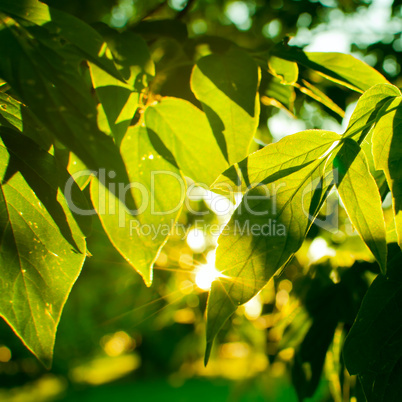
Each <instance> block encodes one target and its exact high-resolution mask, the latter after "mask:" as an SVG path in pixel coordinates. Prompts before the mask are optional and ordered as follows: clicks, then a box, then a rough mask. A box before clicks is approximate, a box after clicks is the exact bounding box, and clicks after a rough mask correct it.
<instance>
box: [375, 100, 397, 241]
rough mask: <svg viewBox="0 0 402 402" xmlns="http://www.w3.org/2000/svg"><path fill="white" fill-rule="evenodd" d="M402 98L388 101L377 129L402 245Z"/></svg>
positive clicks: (380, 163) (378, 154)
mask: <svg viewBox="0 0 402 402" xmlns="http://www.w3.org/2000/svg"><path fill="white" fill-rule="evenodd" d="M401 125H402V97H398V98H396V99H394V100H392V101H388V102H387V103H386V104H385V105H384V106H383V107H382V109H381V110H380V111H379V112H378V116H377V122H376V125H375V127H374V132H373V138H372V143H373V155H374V163H375V167H376V169H381V170H383V171H384V173H385V177H386V179H387V182H388V186H389V188H390V189H391V193H392V204H393V209H394V214H395V226H396V232H397V234H398V243H399V245H400V246H401V247H402V138H401V135H400V130H401Z"/></svg>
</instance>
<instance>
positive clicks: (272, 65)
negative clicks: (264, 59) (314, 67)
mask: <svg viewBox="0 0 402 402" xmlns="http://www.w3.org/2000/svg"><path fill="white" fill-rule="evenodd" d="M268 68H269V71H270V72H271V73H272V74H273V75H274V76H275V77H278V78H280V80H281V84H284V85H291V84H294V83H295V82H296V81H297V78H298V76H299V67H298V66H297V63H295V62H292V61H288V60H284V59H281V58H279V57H276V56H271V57H270V58H269V59H268Z"/></svg>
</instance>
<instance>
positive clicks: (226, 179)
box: [212, 130, 341, 192]
mask: <svg viewBox="0 0 402 402" xmlns="http://www.w3.org/2000/svg"><path fill="white" fill-rule="evenodd" d="M340 139H341V137H340V136H339V134H336V133H334V132H332V131H323V130H306V131H301V132H300V133H296V134H293V135H290V136H287V137H284V138H282V139H281V140H280V141H278V142H276V143H273V144H269V145H267V146H266V147H264V148H262V149H261V150H259V151H257V152H254V153H253V154H251V155H249V156H248V157H247V158H245V159H243V160H242V161H241V162H239V163H238V164H235V165H233V166H231V167H230V168H229V169H227V170H226V171H225V172H223V173H222V174H221V175H220V176H219V177H218V178H217V180H216V181H215V182H214V183H213V185H212V187H213V188H216V189H220V190H223V191H233V190H236V191H241V192H245V191H247V190H249V189H250V188H253V187H255V186H257V185H259V184H268V183H271V182H273V181H276V180H278V179H280V178H282V177H286V176H287V175H289V174H291V173H293V172H295V171H296V170H299V169H301V168H302V167H304V166H307V165H308V164H310V163H312V162H314V161H315V160H317V159H318V158H319V157H321V156H322V155H324V154H325V152H326V151H327V150H328V149H329V148H330V146H331V145H332V144H334V142H335V141H339V140H340ZM239 175H240V178H239Z"/></svg>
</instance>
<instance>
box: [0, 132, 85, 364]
mask: <svg viewBox="0 0 402 402" xmlns="http://www.w3.org/2000/svg"><path fill="white" fill-rule="evenodd" d="M0 133H1V134H0V135H1V137H2V140H1V141H0V161H1V163H0V167H1V177H2V183H1V185H0V231H1V251H0V260H1V261H0V289H1V290H0V315H1V316H2V317H3V318H4V319H5V320H6V321H7V322H8V323H9V324H10V326H11V327H12V328H13V330H14V331H15V333H16V334H17V335H18V336H19V338H20V339H21V340H22V341H23V343H24V344H25V345H26V346H27V347H28V348H29V349H30V350H31V351H32V352H33V353H34V354H35V355H36V356H37V357H38V359H39V360H41V361H42V363H43V364H44V365H45V366H46V367H49V366H50V364H51V360H52V355H53V346H54V342H55V334H56V330H57V325H58V323H59V320H60V316H61V312H62V309H63V307H64V304H65V302H66V300H67V297H68V295H69V293H70V291H71V288H72V286H73V284H74V282H75V280H76V279H77V277H78V275H79V273H80V270H81V267H82V264H83V262H84V259H85V255H86V245H85V239H84V236H83V234H82V231H81V230H80V228H79V226H78V224H77V222H76V220H75V219H74V217H73V215H72V214H71V212H70V210H69V207H68V203H69V202H74V205H80V204H79V202H78V204H77V196H78V199H80V192H79V189H78V187H77V186H75V184H74V182H73V181H71V184H72V187H71V191H66V192H65V193H63V191H65V187H64V186H65V184H66V181H67V180H68V178H69V176H68V174H67V172H65V171H64V172H63V171H61V170H60V169H59V167H58V165H57V164H56V161H55V159H54V158H53V157H52V156H51V155H49V154H48V153H46V152H45V151H42V150H41V149H40V148H39V147H38V146H36V144H35V143H33V142H32V141H30V140H29V139H26V138H24V137H23V136H22V135H19V134H18V133H16V132H13V130H9V129H6V128H4V127H3V128H0ZM71 196H72V197H71ZM80 220H81V222H82V217H81V219H80ZM78 222H79V221H78Z"/></svg>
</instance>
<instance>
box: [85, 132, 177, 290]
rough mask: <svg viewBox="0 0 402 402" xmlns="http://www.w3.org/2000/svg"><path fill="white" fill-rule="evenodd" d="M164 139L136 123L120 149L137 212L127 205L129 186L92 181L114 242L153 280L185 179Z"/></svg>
mask: <svg viewBox="0 0 402 402" xmlns="http://www.w3.org/2000/svg"><path fill="white" fill-rule="evenodd" d="M158 141H159V143H160V140H159V139H158V138H157V137H156V136H155V135H154V134H153V133H152V132H148V130H147V129H146V128H145V127H143V126H135V127H131V128H130V129H129V131H128V132H127V134H126V136H125V137H124V140H123V142H122V144H121V152H122V155H123V158H124V161H125V163H126V166H127V171H128V174H129V177H130V180H131V186H132V190H131V191H132V195H133V198H134V201H135V203H136V210H135V211H130V212H129V211H128V210H127V208H126V206H125V205H124V200H125V194H124V192H125V191H127V192H129V191H130V189H129V188H128V187H127V188H125V189H124V188H123V187H122V186H119V188H113V187H110V186H106V187H105V185H104V182H105V178H102V177H99V176H98V178H96V179H95V178H94V179H92V181H91V199H92V202H93V205H94V207H95V209H96V211H97V213H98V215H99V218H100V220H101V222H102V225H103V227H104V229H105V231H106V233H107V235H108V236H109V239H110V241H111V242H112V243H113V245H114V246H115V247H116V249H117V250H118V251H119V252H120V253H121V255H122V256H123V257H124V258H125V259H126V260H127V261H128V262H129V263H130V264H131V265H132V266H133V267H134V268H135V269H136V271H137V272H138V273H139V274H140V275H141V276H142V277H143V279H144V281H145V283H146V285H147V286H150V285H151V283H152V267H153V264H154V262H155V260H156V259H157V258H158V255H159V252H160V250H161V248H162V247H163V245H164V244H165V242H166V241H167V238H168V236H169V234H170V232H171V230H172V228H173V227H174V225H175V223H176V220H177V217H178V215H179V214H180V211H181V206H182V203H183V200H184V195H185V181H184V178H183V177H182V176H181V175H180V172H179V170H178V169H177V168H176V167H175V166H174V165H172V164H171V163H169V162H168V161H167V160H166V159H165V158H163V157H162V156H161V154H160V153H159V152H158V151H157V148H158V147H159V146H160V144H158Z"/></svg>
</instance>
